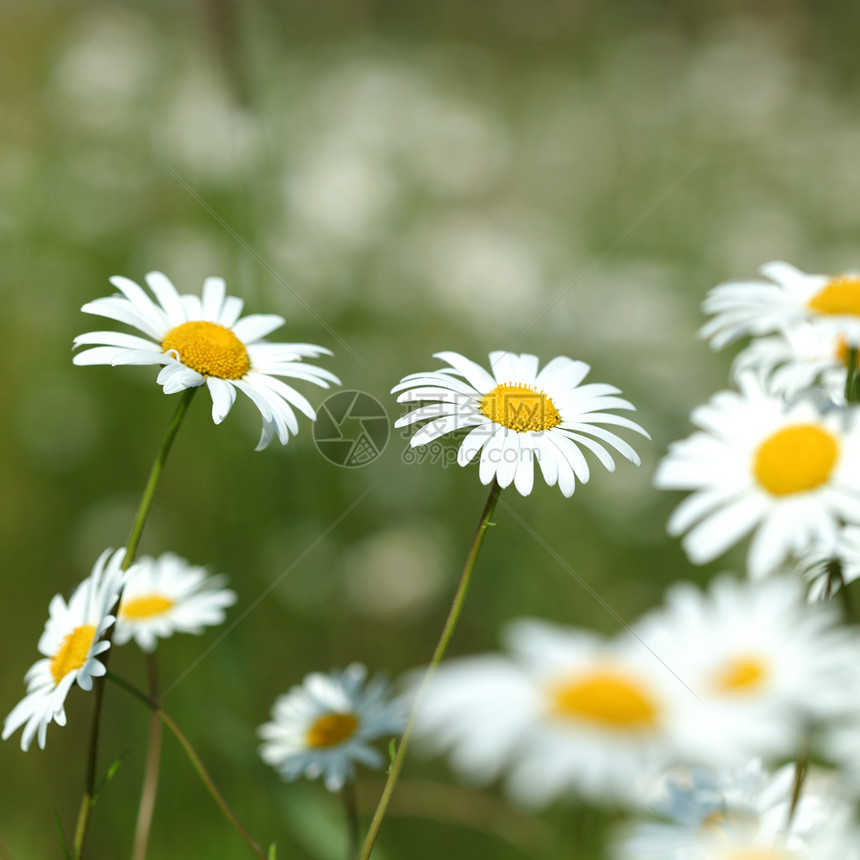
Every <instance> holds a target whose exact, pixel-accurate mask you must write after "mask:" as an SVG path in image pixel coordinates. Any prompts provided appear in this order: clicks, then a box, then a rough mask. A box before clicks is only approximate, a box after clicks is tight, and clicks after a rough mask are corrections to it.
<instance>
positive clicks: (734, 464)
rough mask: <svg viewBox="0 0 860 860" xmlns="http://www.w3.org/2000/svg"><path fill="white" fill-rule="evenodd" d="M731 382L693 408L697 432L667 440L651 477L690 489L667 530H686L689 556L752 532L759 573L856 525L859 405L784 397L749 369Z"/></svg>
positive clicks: (709, 552) (703, 556) (708, 553)
mask: <svg viewBox="0 0 860 860" xmlns="http://www.w3.org/2000/svg"><path fill="white" fill-rule="evenodd" d="M738 385H739V387H740V392H739V393H738V392H734V391H722V392H720V393H718V394H716V395H715V396H714V397H713V398H711V400H710V401H709V402H708V403H707V404H705V405H704V406H700V407H698V408H697V409H695V410H694V411H693V414H692V417H691V420H692V422H693V423H694V424H696V425H697V426H699V427H701V428H702V431H701V432H698V433H694V434H693V435H692V436H690V437H688V438H687V439H684V440H682V441H680V442H675V443H673V444H672V445H671V446H670V447H669V453H668V454H667V455H666V456H665V457H664V458H663V460H662V461H661V462H660V464H659V466H658V468H657V471H656V474H655V477H654V483H655V485H656V486H657V487H659V488H661V489H666V490H692V491H693V493H692V495H690V496H688V497H687V498H686V499H685V500H684V501H682V502H681V504H680V505H678V507H677V508H676V509H675V512H674V513H673V514H672V516H671V518H670V519H669V523H668V530H669V533H670V534H672V535H681V534H684V533H685V532H686V535H685V537H684V539H683V541H682V545H683V547H684V549H685V550H686V552H687V555H688V556H689V557H690V559H691V560H692V561H693V562H694V563H696V564H704V563H706V562H709V561H712V560H713V559H715V558H716V557H717V556H719V555H720V554H721V553H723V552H725V551H726V550H728V549H729V548H730V547H732V546H733V545H734V544H735V543H737V542H738V541H740V540H741V539H743V538H744V537H745V536H746V535H747V534H748V533H749V532H751V531H754V536H753V539H752V542H751V544H750V549H749V555H748V568H749V574H750V576H752V577H761V576H765V575H767V574H768V573H771V572H772V571H774V570H776V569H777V568H778V567H779V565H780V564H781V563H782V562H783V561H784V560H785V559H786V557H787V556H789V555H790V554H793V555H795V556H798V555H801V554H802V553H803V552H805V551H806V550H808V549H809V548H810V547H811V546H813V545H818V546H821V547H823V548H824V550H825V551H829V550H830V549H832V548H833V547H834V546H835V544H836V539H837V536H838V534H839V528H840V525H841V524H842V523H843V522H851V523H858V522H860V424H858V414H857V410H856V409H837V408H830V409H826V408H825V409H822V407H821V406H820V405H819V403H818V401H816V400H815V399H813V398H811V397H809V398H805V399H801V400H797V401H795V402H793V403H790V404H786V403H785V402H784V401H783V400H782V399H781V398H779V397H776V396H775V395H773V394H771V393H769V392H768V391H767V390H766V386H765V385H764V383H763V381H762V380H761V378H760V377H758V376H756V375H754V374H752V373H747V374H742V375H741V376H739V377H738Z"/></svg>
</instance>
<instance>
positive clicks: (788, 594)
mask: <svg viewBox="0 0 860 860" xmlns="http://www.w3.org/2000/svg"><path fill="white" fill-rule="evenodd" d="M633 631H634V633H635V635H636V637H637V638H638V639H639V640H640V641H641V642H642V643H644V645H646V646H647V647H648V648H649V649H650V650H651V651H653V652H654V653H655V654H657V655H658V656H659V657H660V659H661V660H663V661H665V663H666V664H667V665H668V666H670V667H671V668H672V670H673V671H674V672H675V673H677V675H678V676H679V677H680V678H683V679H684V682H685V683H686V684H687V685H688V686H689V687H690V689H691V690H692V691H693V692H694V693H695V696H694V697H688V698H687V699H685V700H683V702H682V704H683V705H684V706H685V707H686V710H687V714H686V717H685V719H684V720H683V721H682V722H683V727H684V735H683V737H682V738H681V739H680V740H679V747H680V746H681V745H683V746H684V747H685V749H684V752H685V756H684V758H686V760H688V761H698V762H702V763H704V764H710V765H718V764H723V763H724V764H727V765H728V764H731V763H734V762H738V761H745V760H747V759H749V758H750V757H753V756H755V757H758V756H765V757H770V758H772V757H775V756H782V755H788V754H791V753H794V752H796V750H797V749H798V747H799V744H800V741H801V738H802V735H803V733H804V732H805V731H806V727H807V726H808V725H809V724H810V723H811V722H812V721H814V720H816V719H823V718H828V717H831V716H833V715H836V714H840V713H843V712H844V711H845V709H846V708H847V707H848V706H849V705H850V702H851V701H852V699H853V698H854V696H855V691H854V689H852V687H851V684H850V683H848V682H849V681H850V679H851V677H852V674H851V672H852V667H853V666H854V665H855V664H856V663H857V662H858V660H860V642H858V640H857V639H856V638H855V637H854V636H853V635H852V634H851V633H850V632H849V631H848V630H847V629H845V628H843V627H841V626H839V625H838V623H837V613H836V612H835V610H834V609H833V607H831V606H830V605H827V604H821V603H818V604H813V605H809V604H808V603H806V599H805V593H804V589H803V585H802V583H800V582H799V580H798V579H796V578H787V577H777V576H774V577H770V578H768V579H765V580H761V581H757V582H751V581H749V580H735V579H733V578H731V577H728V576H724V577H720V578H718V579H717V580H715V581H714V582H713V583H712V585H711V586H710V588H709V589H708V591H706V592H703V591H701V590H700V589H699V588H697V587H695V586H693V585H690V584H687V583H681V584H678V585H675V586H673V587H672V588H670V589H669V591H668V593H667V595H666V599H665V602H664V605H663V606H662V607H661V608H658V609H656V610H653V611H652V612H650V613H648V614H646V615H645V616H644V617H643V618H642V619H640V621H639V622H638V623H637V624H634V625H633Z"/></svg>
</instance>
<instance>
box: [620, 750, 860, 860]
mask: <svg viewBox="0 0 860 860" xmlns="http://www.w3.org/2000/svg"><path fill="white" fill-rule="evenodd" d="M794 780H795V766H794V765H793V764H787V765H785V766H784V767H782V768H780V769H779V770H778V771H777V772H776V773H775V774H770V773H768V771H767V770H765V769H764V767H763V766H762V762H761V761H760V760H758V759H754V760H752V761H750V762H748V763H746V764H745V765H743V766H742V767H740V768H738V769H735V770H726V769H723V770H720V771H715V772H712V771H708V770H692V771H689V770H687V771H684V770H681V771H676V772H673V773H672V774H670V775H668V776H667V777H665V778H664V779H663V781H662V786H661V790H660V795H661V797H660V799H659V801H658V802H656V803H655V804H654V805H653V807H652V809H653V812H654V813H656V814H657V815H658V816H660V818H661V819H662V820H661V821H651V822H644V821H640V822H637V823H636V824H634V825H633V826H632V827H628V828H626V833H624V837H623V839H622V840H620V841H619V843H618V844H617V845H616V850H615V856H617V857H618V858H619V860H666V858H683V857H687V856H689V855H690V854H693V853H694V852H695V851H696V847H697V844H700V843H701V841H702V839H703V838H704V839H706V840H707V839H710V838H711V837H718V838H719V837H722V838H723V839H728V840H730V841H731V840H732V839H736V838H737V835H736V833H737V832H738V831H740V832H741V833H743V834H744V837H745V838H746V839H750V838H752V839H753V840H758V841H761V842H765V843H770V844H773V842H774V840H778V839H780V838H784V840H785V843H786V845H787V847H789V848H802V847H804V846H805V845H806V844H807V843H808V842H809V840H810V839H814V838H815V836H816V835H817V834H819V833H821V832H823V831H824V830H825V828H827V829H830V828H833V827H834V826H844V825H845V824H847V823H848V821H849V820H850V817H851V810H850V807H849V806H848V804H847V802H846V801H845V800H844V799H843V798H842V797H840V796H839V795H838V794H837V792H836V791H835V790H834V789H835V788H836V787H837V786H835V785H834V780H833V779H832V777H830V775H827V774H824V773H819V772H817V771H812V772H810V773H808V774H807V776H806V779H805V781H804V786H803V792H802V793H801V796H800V799H799V801H798V803H797V806H796V808H795V810H794V813H793V814H792V813H791V799H792V793H793V787H794Z"/></svg>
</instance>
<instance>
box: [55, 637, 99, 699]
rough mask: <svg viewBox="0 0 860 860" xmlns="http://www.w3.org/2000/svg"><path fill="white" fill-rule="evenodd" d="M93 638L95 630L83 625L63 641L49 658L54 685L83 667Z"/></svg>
mask: <svg viewBox="0 0 860 860" xmlns="http://www.w3.org/2000/svg"><path fill="white" fill-rule="evenodd" d="M95 638H96V628H95V627H93V625H92V624H83V625H81V626H80V627H75V629H74V630H72V632H71V633H69V635H68V636H66V638H65V639H63V641H62V642H61V643H60V647H59V648H58V649H57V653H56V654H54V656H53V657H51V676H52V677H53V679H54V683H55V684H59V683H60V681H62V680H63V678H65V677H66V675H68V674H69V672H73V671H74V670H75V669H80V668H81V666H83V665H84V663H85V662H86V659H87V655H88V654H89V653H90V647H91V646H92V644H93V639H95Z"/></svg>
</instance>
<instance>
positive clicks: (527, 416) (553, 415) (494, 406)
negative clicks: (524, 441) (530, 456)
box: [481, 382, 561, 433]
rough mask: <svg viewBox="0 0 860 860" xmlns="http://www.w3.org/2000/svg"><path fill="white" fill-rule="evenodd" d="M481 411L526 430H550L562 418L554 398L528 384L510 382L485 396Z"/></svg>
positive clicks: (506, 424)
mask: <svg viewBox="0 0 860 860" xmlns="http://www.w3.org/2000/svg"><path fill="white" fill-rule="evenodd" d="M481 412H483V413H484V415H486V416H487V418H489V419H490V421H495V422H496V424H502V425H504V426H505V427H510V429H511V430H516V431H517V433H525V432H526V431H528V430H538V431H539V430H550V429H551V428H553V427H555V425H556V424H559V423H560V422H561V416H560V415H559V414H558V410H557V409H556V408H555V404H554V403H553V402H552V398H551V397H550V396H549V395H547V394H544V393H543V391H538V390H537V389H536V388H531V387H529V386H528V385H516V384H515V383H513V382H506V383H505V384H504V385H497V386H496V387H495V388H494V389H493V390H492V391H491V392H490V393H489V394H485V395H484V396H483V397H482V398H481Z"/></svg>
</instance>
